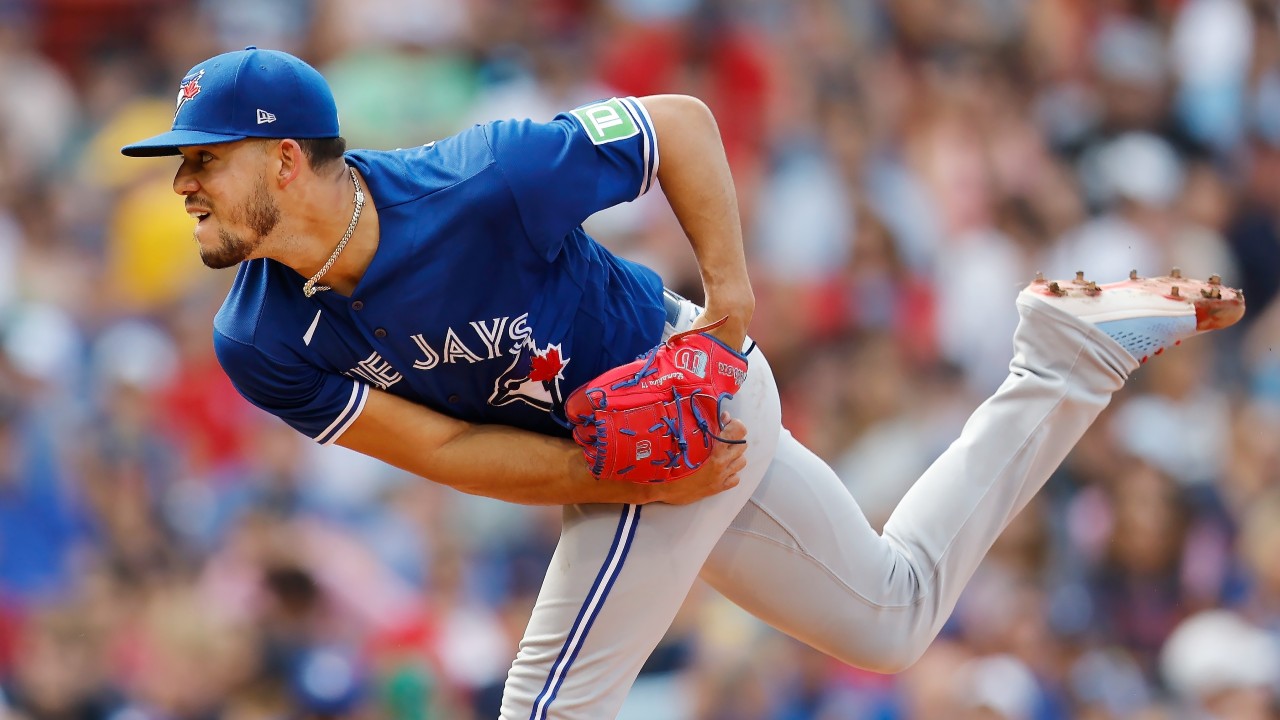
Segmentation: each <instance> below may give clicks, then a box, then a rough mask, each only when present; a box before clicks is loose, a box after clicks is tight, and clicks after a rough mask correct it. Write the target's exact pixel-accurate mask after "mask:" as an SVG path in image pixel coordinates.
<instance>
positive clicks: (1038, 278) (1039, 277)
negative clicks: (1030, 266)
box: [1034, 271, 1046, 285]
mask: <svg viewBox="0 0 1280 720" xmlns="http://www.w3.org/2000/svg"><path fill="white" fill-rule="evenodd" d="M1034 282H1035V284H1037V285H1043V284H1045V282H1046V281H1045V279H1044V273H1042V272H1039V271H1036V279H1035V281H1034Z"/></svg>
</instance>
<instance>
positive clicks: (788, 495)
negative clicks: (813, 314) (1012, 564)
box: [501, 295, 1137, 720]
mask: <svg viewBox="0 0 1280 720" xmlns="http://www.w3.org/2000/svg"><path fill="white" fill-rule="evenodd" d="M669 305H670V306H669V308H668V309H669V312H668V316H669V322H668V328H667V331H668V334H670V333H671V332H674V331H677V330H682V329H686V328H687V327H689V326H690V325H691V324H692V322H693V320H694V318H695V317H696V316H697V313H698V312H699V310H698V308H697V307H696V306H694V305H692V304H690V303H688V302H679V303H677V302H672V303H670V304H669ZM1018 312H1019V315H1020V317H1021V321H1020V323H1019V326H1018V329H1017V331H1016V332H1015V333H1014V339H1013V340H1014V350H1015V355H1014V358H1013V361H1012V362H1011V363H1010V368H1009V377H1008V378H1007V379H1006V380H1005V382H1004V383H1003V384H1002V385H1001V386H1000V388H999V389H998V390H997V391H996V392H995V394H994V395H992V396H991V397H990V398H988V399H987V400H986V401H985V402H984V403H982V405H981V406H980V407H978V409H977V410H975V411H974V413H973V415H972V416H971V417H970V418H969V420H968V422H967V423H966V424H965V426H964V430H963V431H962V432H961V434H960V437H959V438H958V439H957V440H956V441H955V442H954V443H953V444H952V445H951V446H950V447H949V448H948V449H947V450H946V452H944V453H943V454H942V456H941V457H939V458H938V459H937V461H936V462H934V463H933V465H932V466H931V467H930V468H929V469H928V470H927V471H926V472H925V473H924V475H922V476H921V477H920V479H919V480H917V481H916V483H915V485H914V486H913V487H912V488H911V490H910V491H909V492H908V493H907V495H906V497H905V498H903V500H902V502H901V503H900V504H899V505H898V507H897V508H896V509H895V511H894V513H893V514H892V516H891V517H890V518H889V520H888V522H887V523H886V525H885V528H884V532H883V534H879V533H877V532H875V530H874V529H873V528H872V527H871V526H870V524H869V523H868V522H867V519H866V517H865V516H864V515H863V513H862V511H861V510H860V509H859V507H858V505H857V503H856V502H855V501H854V499H853V498H852V497H851V496H850V495H849V493H848V491H847V490H846V489H845V487H844V486H843V485H842V484H841V482H840V480H839V478H837V477H836V475H835V473H834V472H833V471H832V470H831V468H830V467H828V466H827V465H826V463H824V462H823V461H822V460H821V459H819V458H818V457H817V456H816V455H814V454H813V453H812V452H810V451H809V450H808V449H807V448H805V447H804V446H803V445H801V444H800V443H799V442H797V441H796V440H795V438H793V437H792V436H791V434H790V433H789V432H788V431H787V430H786V429H785V428H784V427H782V424H781V418H780V410H779V403H778V391H777V387H776V385H775V383H774V380H773V376H772V373H771V371H770V369H769V365H768V362H767V360H765V358H764V357H763V356H762V354H761V353H760V351H759V350H756V351H754V352H752V353H751V354H750V368H749V373H748V379H747V382H746V384H745V385H744V387H743V389H742V391H741V392H739V394H738V396H737V397H735V398H734V399H733V401H732V404H731V405H729V411H730V412H731V413H732V414H733V416H734V417H738V418H741V419H742V420H743V422H745V423H746V425H747V432H748V440H749V441H750V442H749V444H748V449H747V468H746V470H745V471H744V472H743V473H742V474H741V482H740V484H739V485H738V486H737V487H736V488H734V489H732V490H729V491H727V492H724V493H721V494H719V495H716V496H714V497H711V498H707V499H705V500H702V501H700V502H698V503H694V504H692V505H686V506H671V505H660V504H659V505H645V506H636V505H625V506H624V505H578V506H570V507H566V508H565V509H564V529H563V532H562V535H561V538H560V543H559V545H558V547H557V548H556V551H555V554H554V555H553V557H552V559H551V564H550V567H549V568H548V570H547V575H546V579H545V581H544V583H543V586H542V590H541V592H540V594H539V596H538V600H537V603H536V605H535V607H534V610H533V615H532V617H531V619H530V621H529V626H528V628H527V630H526V631H525V635H524V639H523V640H522V641H521V644H520V651H519V654H518V655H517V657H516V659H515V662H514V664H513V665H512V668H511V671H510V673H509V675H508V677H507V684H506V689H505V692H504V696H503V701H502V715H501V717H502V720H551V719H554V720H606V719H608V718H613V717H616V715H617V713H618V710H619V708H620V707H621V706H622V703H623V700H624V698H625V697H626V694H627V691H628V689H629V688H630V686H631V684H632V682H633V681H634V680H635V677H636V675H637V674H638V673H639V671H640V667H641V665H642V664H643V663H644V661H645V659H646V658H647V657H648V656H649V653H650V652H651V651H652V650H653V648H654V647H655V646H656V645H657V643H658V641H659V640H660V639H661V638H662V636H663V634H664V633H665V632H666V630H667V627H668V626H669V625H670V623H671V621H672V619H673V618H674V617H675V614H676V612H677V610H679V608H680V606H681V604H682V602H683V601H684V599H685V596H686V595H687V594H688V592H689V588H690V586H691V585H692V584H693V582H694V580H695V579H696V578H698V577H701V578H703V579H704V580H706V581H707V582H708V583H710V584H711V585H712V586H713V587H715V588H716V589H717V590H719V591H720V592H721V593H722V594H723V595H725V596H726V597H727V598H728V599H730V600H731V601H733V602H734V603H736V604H737V605H739V606H741V607H742V608H743V609H745V610H747V611H749V612H750V613H752V614H754V615H755V616H757V617H759V618H760V619H762V620H764V621H765V622H767V623H769V624H770V625H772V626H773V627H775V628H777V629H778V630H781V631H782V632H784V633H787V634H788V635H791V636H792V637H795V638H797V639H798V640H801V641H803V642H805V643H807V644H808V645H810V646H812V647H814V648H816V649H818V650H820V651H822V652H824V653H827V654H829V655H831V656H833V657H835V658H837V659H839V660H841V661H843V662H846V663H849V664H851V665H856V666H859V667H863V668H868V669H871V670H876V671H881V672H895V671H898V670H902V669H904V668H906V667H907V666H909V665H910V664H911V663H913V662H914V661H915V660H916V659H917V658H919V657H920V655H921V654H923V652H924V651H925V649H926V648H927V647H928V645H929V644H930V642H932V640H933V638H934V637H935V636H936V635H937V633H938V632H939V630H940V629H941V628H942V625H943V623H944V622H945V621H946V620H947V617H948V615H949V614H950V613H951V611H952V609H953V608H954V607H955V604H956V601H957V599H958V598H959V596H960V593H961V590H962V589H963V588H964V586H965V583H966V582H968V580H969V578H970V577H971V576H972V574H973V572H974V571H975V570H976V569H977V567H978V564H979V563H980V562H981V560H982V558H983V556H984V555H985V554H986V552H987V551H988V550H989V549H990V547H991V545H992V543H994V542H995V540H996V538H997V536H998V535H999V534H1000V532H1001V531H1002V530H1003V529H1004V528H1005V526H1006V525H1007V524H1008V523H1009V521H1010V520H1011V519H1012V518H1013V517H1014V515H1016V514H1017V513H1018V512H1019V511H1020V510H1021V509H1022V508H1023V507H1025V506H1026V504H1027V503H1028V502H1029V501H1030V499H1031V497H1032V496H1033V495H1034V494H1035V493H1036V492H1037V491H1038V490H1039V489H1040V487H1041V486H1042V485H1043V484H1044V483H1045V481H1046V480H1047V479H1048V478H1049V475H1050V474H1051V473H1052V472H1053V471H1054V469H1055V468H1057V467H1058V465H1059V464H1060V463H1061V462H1062V460H1063V458H1064V457H1066V455H1067V452H1068V451H1069V450H1070V449H1071V447H1072V446H1073V445H1074V444H1075V443H1076V442H1077V441H1078V440H1079V439H1080V436H1081V435H1082V434H1083V433H1084V432H1085V430H1086V429H1087V428H1088V427H1089V425H1090V423H1092V422H1093V421H1094V419H1095V418H1096V417H1097V416H1098V413H1100V412H1101V411H1102V409H1103V408H1104V407H1106V405H1107V403H1108V402H1109V401H1110V399H1111V395H1112V393H1114V392H1115V391H1116V390H1118V389H1119V388H1120V387H1121V386H1122V385H1123V384H1124V381H1125V379H1126V377H1127V376H1128V375H1129V373H1130V372H1132V371H1133V370H1134V369H1135V368H1136V367H1137V362H1136V361H1135V360H1134V359H1133V358H1132V357H1130V356H1129V354H1128V353H1126V352H1125V351H1124V349H1123V348H1121V347H1120V346H1119V345H1118V344H1116V343H1115V342H1114V341H1113V340H1111V339H1110V338H1108V337H1107V336H1106V335H1105V334H1103V333H1102V332H1101V331H1099V330H1097V329H1096V328H1094V327H1093V326H1092V325H1090V324H1089V323H1087V322H1084V321H1081V320H1079V319H1077V318H1076V317H1074V316H1072V315H1070V314H1068V313H1065V312H1063V311H1061V310H1059V309H1058V308H1056V307H1053V306H1051V305H1049V304H1047V303H1046V302H1044V301H1041V300H1038V299H1036V298H1033V297H1028V296H1025V295H1024V296H1020V297H1019V298H1018Z"/></svg>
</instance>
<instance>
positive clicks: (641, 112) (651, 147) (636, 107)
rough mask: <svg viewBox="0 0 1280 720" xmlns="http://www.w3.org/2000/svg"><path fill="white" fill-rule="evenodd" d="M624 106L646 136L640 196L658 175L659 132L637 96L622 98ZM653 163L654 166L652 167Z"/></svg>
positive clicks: (643, 135) (644, 136)
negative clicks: (654, 127)
mask: <svg viewBox="0 0 1280 720" xmlns="http://www.w3.org/2000/svg"><path fill="white" fill-rule="evenodd" d="M621 101H622V107H623V108H624V109H626V111H627V112H628V113H629V114H630V115H631V121H632V122H634V123H635V124H636V126H637V127H639V128H640V135H641V137H643V138H644V179H643V180H641V181H640V192H639V193H637V194H636V197H640V196H641V195H644V194H645V193H647V192H649V189H650V188H652V187H653V180H654V178H655V177H657V175H658V134H657V132H655V131H654V129H653V120H652V119H651V118H650V117H649V111H648V110H646V109H645V107H644V105H642V104H641V103H640V101H639V100H636V99H635V98H630V97H628V98H621ZM650 165H652V167H650Z"/></svg>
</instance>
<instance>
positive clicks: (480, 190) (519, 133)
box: [214, 98, 665, 444]
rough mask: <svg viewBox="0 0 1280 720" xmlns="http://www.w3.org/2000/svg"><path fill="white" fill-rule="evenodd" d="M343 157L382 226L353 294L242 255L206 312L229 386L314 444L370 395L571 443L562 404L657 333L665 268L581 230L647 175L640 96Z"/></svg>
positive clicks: (653, 166)
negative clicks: (376, 392)
mask: <svg viewBox="0 0 1280 720" xmlns="http://www.w3.org/2000/svg"><path fill="white" fill-rule="evenodd" d="M347 162H348V163H350V164H351V165H354V166H355V167H356V168H357V169H358V170H359V171H360V173H361V174H362V175H363V176H364V178H365V183H366V185H367V186H368V188H369V190H370V193H371V195H372V198H373V201H374V203H375V205H376V207H377V210H378V216H379V222H380V225H381V233H380V238H379V243H378V249H377V252H376V254H375V256H374V258H373V261H372V263H371V264H370V265H369V268H368V270H367V271H366V272H365V274H364V277H363V278H361V280H360V282H359V284H358V285H357V286H356V288H355V290H354V291H353V292H352V294H351V295H350V296H344V295H341V294H338V293H336V292H326V293H319V294H317V295H315V296H313V297H311V298H307V297H304V295H303V293H302V289H301V288H302V283H303V281H304V280H305V278H303V277H301V276H300V275H298V274H297V273H296V272H294V271H293V270H292V269H290V268H288V267H286V266H284V265H282V264H280V263H278V262H276V261H274V260H269V259H259V260H250V261H247V262H244V263H242V264H241V266H240V269H239V274H238V275H237V277H236V280H235V284H234V285H233V287H232V289H231V291H230V293H229V294H228V295H227V299H226V301H225V302H224V303H223V306H222V309H221V310H220V311H219V312H218V314H217V316H216V318H215V319H214V345H215V349H216V351H217V355H218V359H219V361H220V362H221V364H222V366H223V368H224V369H225V371H226V373H227V375H228V376H229V377H230V378H231V380H232V382H233V383H234V384H235V386H236V389H237V390H239V391H240V393H241V394H242V395H244V396H245V397H246V398H247V399H248V400H249V401H250V402H252V403H254V404H255V405H257V406H258V407H260V408H263V409H264V410H267V411H268V412H271V413H272V414H274V415H277V416H279V417H281V418H282V419H284V420H285V421H286V422H287V423H289V424H290V425H292V426H293V427H294V428H296V429H297V430H299V431H300V432H302V433H304V434H306V435H308V436H309V437H311V438H313V439H315V440H316V441H317V442H321V443H326V444H327V443H332V442H334V441H335V440H336V439H337V438H338V437H339V436H340V435H341V434H342V432H343V431H344V430H345V429H346V428H347V427H349V426H350V425H351V423H352V422H354V421H355V419H356V418H357V417H358V416H359V414H360V411H361V409H362V408H363V406H364V402H365V400H366V398H367V396H368V392H369V388H370V387H376V388H378V389H381V390H385V391H387V392H391V393H394V394H396V395H399V396H401V397H403V398H406V399H409V400H412V401H414V402H417V403H420V404H423V405H426V406H427V407H430V408H432V409H434V410H436V411H439V412H442V413H445V414H448V415H450V416H452V417H456V418H459V419H462V420H466V421H469V422H483V423H501V424H504V425H511V426H515V427H520V428H525V429H528V430H534V431H538V432H543V433H549V434H560V435H567V431H566V430H565V429H564V428H563V426H562V425H561V424H560V423H559V422H558V421H557V416H559V415H560V414H561V413H562V410H563V402H564V398H565V397H566V396H567V395H568V394H569V393H570V392H572V391H573V390H574V389H575V388H576V387H578V386H579V385H581V384H583V383H585V382H586V381H588V380H590V379H591V378H593V377H595V376H596V375H598V374H600V373H601V372H603V371H605V370H607V369H609V368H611V367H615V366H617V365H620V364H622V363H624V362H628V361H630V360H632V359H634V358H635V357H636V356H637V355H638V354H640V353H642V352H644V351H646V350H648V349H649V348H651V347H652V346H654V345H656V344H657V343H658V342H659V340H660V339H661V333H662V328H663V321H664V318H665V312H664V310H663V302H662V282H661V280H660V278H659V277H658V276H657V275H656V274H655V273H654V272H652V271H651V270H648V269H647V268H644V267H642V266H640V265H636V264H634V263H631V262H628V261H627V260H624V259H622V258H618V257H616V256H614V255H612V254H611V253H609V252H608V251H607V250H606V249H604V248H603V247H602V246H600V245H598V244H597V243H596V242H595V241H594V240H592V239H591V238H590V237H589V236H588V235H587V234H586V233H585V232H584V231H583V229H582V222H583V221H584V220H586V218H587V217H588V216H590V215H591V214H592V213H595V212H597V211H599V210H602V209H604V208H607V207H611V206H613V205H616V204H618V203H621V202H626V201H630V200H633V199H635V198H636V197H638V196H639V195H642V194H643V193H645V192H647V191H648V190H649V188H650V187H651V186H652V184H653V182H654V177H655V174H656V172H657V168H658V147H657V142H656V138H655V136H654V132H653V127H652V124H651V122H650V121H649V118H648V115H647V114H646V111H645V109H644V107H643V106H642V105H641V104H640V103H639V102H637V101H636V100H635V98H614V99H610V100H606V101H603V102H599V103H595V104H592V105H587V106H584V107H581V108H578V109H576V110H574V111H572V112H568V113H563V114H561V115H559V116H557V117H556V118H555V119H554V120H552V121H551V122H549V123H535V122H532V121H528V120H524V121H500V122H494V123H490V124H488V125H478V126H476V127H473V128H471V129H470V130H467V131H464V132H462V133H460V134H458V135H456V136H453V137H451V138H448V139H446V140H441V141H439V142H434V143H430V144H427V145H424V146H422V147H417V148H412V149H408V150H395V151H385V152H383V151H368V150H358V151H352V152H349V153H348V154H347Z"/></svg>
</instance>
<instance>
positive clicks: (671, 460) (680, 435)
mask: <svg viewBox="0 0 1280 720" xmlns="http://www.w3.org/2000/svg"><path fill="white" fill-rule="evenodd" d="M728 319H729V318H728V317H723V318H720V319H719V320H717V321H716V322H714V323H711V324H710V325H707V326H705V327H700V328H694V329H691V330H685V331H684V332H681V333H677V334H675V335H672V336H671V338H670V339H669V340H668V341H667V343H668V344H671V345H676V344H678V343H679V342H680V341H681V340H683V339H684V338H685V337H687V336H689V335H692V334H694V333H705V332H709V331H711V330H714V329H716V328H718V327H720V326H721V325H723V324H724V323H725V321H727V320H728ZM657 352H658V348H653V349H652V350H650V351H648V352H647V353H645V354H644V355H641V356H640V357H643V358H645V363H644V364H643V365H641V366H640V369H639V370H637V371H636V372H635V374H634V375H632V376H631V377H629V378H627V379H626V380H619V381H618V382H616V383H614V384H613V385H610V386H609V388H610V389H611V390H618V389H621V388H624V387H629V386H631V385H636V384H639V382H640V381H641V380H642V379H644V378H646V377H648V376H650V375H652V374H654V373H655V372H657V368H654V367H653V361H654V358H655V357H657ZM584 394H585V395H586V397H587V400H588V401H589V402H590V403H591V406H592V407H593V408H595V409H596V410H604V409H605V408H606V407H607V406H608V403H609V399H608V396H607V395H606V394H605V392H604V390H602V389H601V388H588V389H587V390H586V391H584ZM671 395H672V402H674V403H675V406H676V413H675V418H674V419H672V418H669V417H668V418H663V419H662V420H660V421H658V422H657V423H654V424H653V426H651V427H650V428H649V432H651V433H653V432H657V431H658V430H660V429H663V428H664V426H665V431H664V432H663V435H664V436H670V437H673V438H674V439H675V441H676V446H677V447H678V448H679V451H674V450H668V451H666V457H658V458H654V459H652V460H650V461H649V462H650V463H651V464H653V465H660V466H662V467H665V468H668V469H675V468H678V467H680V463H681V462H683V463H684V465H685V467H688V468H689V469H690V470H696V469H698V468H699V467H701V465H694V464H693V463H692V462H691V461H690V460H689V441H688V439H687V433H686V431H685V426H684V414H683V413H681V412H680V403H681V402H685V401H687V402H689V403H690V405H689V409H690V410H692V412H693V421H694V423H695V424H696V425H697V427H698V429H699V430H701V431H702V442H703V446H704V447H710V445H711V441H712V440H713V439H714V440H719V441H720V442H722V443H728V444H730V445H743V444H745V443H746V442H747V441H746V440H729V439H728V438H724V437H721V436H720V435H717V434H716V433H714V432H712V431H711V423H710V422H708V421H707V418H706V417H705V416H704V415H703V414H702V411H701V410H700V409H699V407H698V404H697V403H695V402H693V399H694V398H696V397H706V398H710V397H711V396H710V395H708V394H707V393H703V392H696V391H695V392H691V393H689V394H688V395H681V394H680V390H679V389H678V388H674V387H673V388H671ZM727 397H729V394H728V393H725V394H723V395H721V396H720V397H718V398H714V400H715V402H716V420H717V422H718V421H719V418H720V406H721V405H722V404H723V403H724V400H725V398H727ZM578 420H579V421H580V422H581V423H582V424H584V425H585V424H587V423H590V424H591V425H593V426H595V429H596V430H595V433H594V437H592V438H591V442H590V445H591V447H592V448H593V449H594V450H595V451H596V452H595V459H594V461H593V462H592V465H591V473H592V474H593V475H596V476H599V475H600V473H602V472H604V461H605V452H604V451H605V449H606V447H607V443H606V442H605V434H604V421H603V420H599V419H597V418H596V413H595V412H592V413H590V414H586V415H582V414H580V415H578ZM720 429H724V426H723V425H721V428H720ZM618 432H619V433H621V434H623V435H631V436H634V435H635V434H636V433H635V431H634V430H628V429H626V428H619V429H618ZM635 468H636V466H635V465H628V466H627V467H625V468H622V469H620V470H618V471H617V474H618V475H625V474H627V473H628V472H630V471H632V470H634V469H635Z"/></svg>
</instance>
